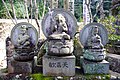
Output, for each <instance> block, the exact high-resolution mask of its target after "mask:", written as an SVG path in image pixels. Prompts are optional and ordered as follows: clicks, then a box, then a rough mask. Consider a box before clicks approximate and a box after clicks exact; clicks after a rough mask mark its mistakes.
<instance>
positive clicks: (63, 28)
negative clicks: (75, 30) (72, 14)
mask: <svg viewBox="0 0 120 80" xmlns="http://www.w3.org/2000/svg"><path fill="white" fill-rule="evenodd" d="M55 22H56V24H55V25H54V27H56V29H57V30H56V31H57V32H58V33H62V32H67V31H68V26H67V24H66V19H65V17H64V16H63V15H62V14H57V15H56V16H55Z"/></svg>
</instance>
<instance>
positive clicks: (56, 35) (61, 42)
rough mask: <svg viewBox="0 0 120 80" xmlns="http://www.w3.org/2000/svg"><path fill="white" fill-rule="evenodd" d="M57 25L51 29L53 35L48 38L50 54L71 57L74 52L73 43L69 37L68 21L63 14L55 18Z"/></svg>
mask: <svg viewBox="0 0 120 80" xmlns="http://www.w3.org/2000/svg"><path fill="white" fill-rule="evenodd" d="M54 21H55V24H54V25H52V26H51V27H50V30H51V32H52V34H51V35H50V36H49V37H48V39H49V42H48V54H50V55H70V54H71V53H72V52H73V41H72V40H71V39H70V35H68V34H67V33H68V26H67V23H66V19H65V17H64V16H63V15H62V14H57V15H56V16H55V17H54Z"/></svg>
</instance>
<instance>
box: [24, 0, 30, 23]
mask: <svg viewBox="0 0 120 80" xmlns="http://www.w3.org/2000/svg"><path fill="white" fill-rule="evenodd" d="M24 6H25V11H26V16H27V21H28V23H29V14H28V8H27V0H24Z"/></svg>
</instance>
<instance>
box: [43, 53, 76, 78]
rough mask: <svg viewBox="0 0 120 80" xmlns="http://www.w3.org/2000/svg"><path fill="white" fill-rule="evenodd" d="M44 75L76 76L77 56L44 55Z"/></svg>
mask: <svg viewBox="0 0 120 80" xmlns="http://www.w3.org/2000/svg"><path fill="white" fill-rule="evenodd" d="M43 75H44V76H74V75H75V56H73V55H72V56H65V57H57V56H49V55H45V56H44V57H43Z"/></svg>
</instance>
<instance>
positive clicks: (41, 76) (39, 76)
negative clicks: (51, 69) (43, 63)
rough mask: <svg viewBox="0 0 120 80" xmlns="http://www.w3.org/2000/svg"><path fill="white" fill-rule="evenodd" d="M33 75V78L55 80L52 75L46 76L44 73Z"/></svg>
mask: <svg viewBox="0 0 120 80" xmlns="http://www.w3.org/2000/svg"><path fill="white" fill-rule="evenodd" d="M31 77H32V78H33V80H53V78H52V77H45V76H43V75H42V74H40V73H39V74H32V75H31Z"/></svg>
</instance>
